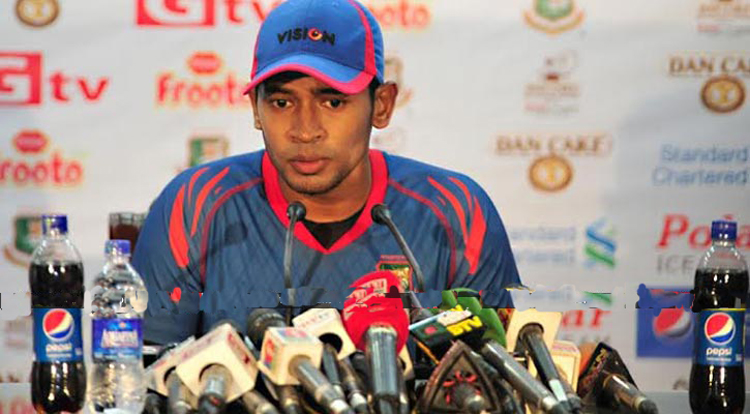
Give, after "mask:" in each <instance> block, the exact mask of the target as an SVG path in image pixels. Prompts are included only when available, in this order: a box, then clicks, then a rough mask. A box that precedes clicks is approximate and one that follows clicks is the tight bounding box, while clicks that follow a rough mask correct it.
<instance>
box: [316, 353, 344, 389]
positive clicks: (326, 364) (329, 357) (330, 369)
mask: <svg viewBox="0 0 750 414" xmlns="http://www.w3.org/2000/svg"><path fill="white" fill-rule="evenodd" d="M320 364H321V365H322V366H323V372H325V374H326V377H328V381H330V382H331V385H333V388H335V389H336V391H338V393H339V394H341V395H344V388H343V387H342V386H341V376H340V375H339V367H338V362H337V359H336V348H334V347H333V345H331V344H324V345H323V357H322V359H321V362H320Z"/></svg>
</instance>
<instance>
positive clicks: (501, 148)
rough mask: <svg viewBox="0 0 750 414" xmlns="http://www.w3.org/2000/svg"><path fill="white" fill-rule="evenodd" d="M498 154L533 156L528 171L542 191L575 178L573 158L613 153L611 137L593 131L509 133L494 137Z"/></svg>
mask: <svg viewBox="0 0 750 414" xmlns="http://www.w3.org/2000/svg"><path fill="white" fill-rule="evenodd" d="M495 153H496V154H497V155H499V156H503V157H506V156H511V157H529V158H532V161H531V165H530V167H529V171H528V178H529V182H530V183H531V185H532V186H533V187H534V188H535V189H536V190H539V191H541V192H545V193H555V192H559V191H562V190H564V189H566V188H567V187H568V186H569V185H570V183H571V182H572V181H573V176H574V170H573V164H572V161H571V159H573V158H581V157H588V158H607V157H609V156H610V155H611V153H612V137H611V136H610V135H609V134H607V133H605V132H593V133H559V134H556V133H551V134H536V133H510V134H500V135H499V136H498V137H497V138H496V140H495Z"/></svg>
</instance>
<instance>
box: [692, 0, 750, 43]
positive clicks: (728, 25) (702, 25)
mask: <svg viewBox="0 0 750 414" xmlns="http://www.w3.org/2000/svg"><path fill="white" fill-rule="evenodd" d="M697 28H698V32H699V33H705V34H712V35H716V34H727V35H747V34H750V1H749V0H703V1H701V2H700V5H699V6H698V13H697Z"/></svg>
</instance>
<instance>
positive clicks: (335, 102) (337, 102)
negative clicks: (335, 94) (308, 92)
mask: <svg viewBox="0 0 750 414" xmlns="http://www.w3.org/2000/svg"><path fill="white" fill-rule="evenodd" d="M327 104H328V106H330V107H331V108H334V109H336V108H339V107H341V106H342V105H344V101H342V100H341V99H335V98H334V99H329V100H328V101H327Z"/></svg>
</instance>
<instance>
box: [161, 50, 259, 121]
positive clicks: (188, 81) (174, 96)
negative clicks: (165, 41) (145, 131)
mask: <svg viewBox="0 0 750 414" xmlns="http://www.w3.org/2000/svg"><path fill="white" fill-rule="evenodd" d="M186 66H187V70H188V75H187V76H184V77H183V76H178V75H176V74H175V73H173V72H171V71H168V72H163V73H161V74H159V76H158V77H157V79H156V106H157V107H160V108H171V109H179V108H189V109H204V108H208V109H223V108H233V109H249V108H250V100H249V99H248V97H247V96H245V95H243V94H242V92H243V89H244V85H245V83H246V82H242V81H239V80H238V79H239V77H238V76H237V75H236V74H235V72H233V71H230V70H227V69H225V68H224V63H223V62H222V60H221V58H220V57H219V55H217V54H216V53H214V52H195V53H193V54H192V55H191V56H190V57H188V59H187V61H186Z"/></svg>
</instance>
